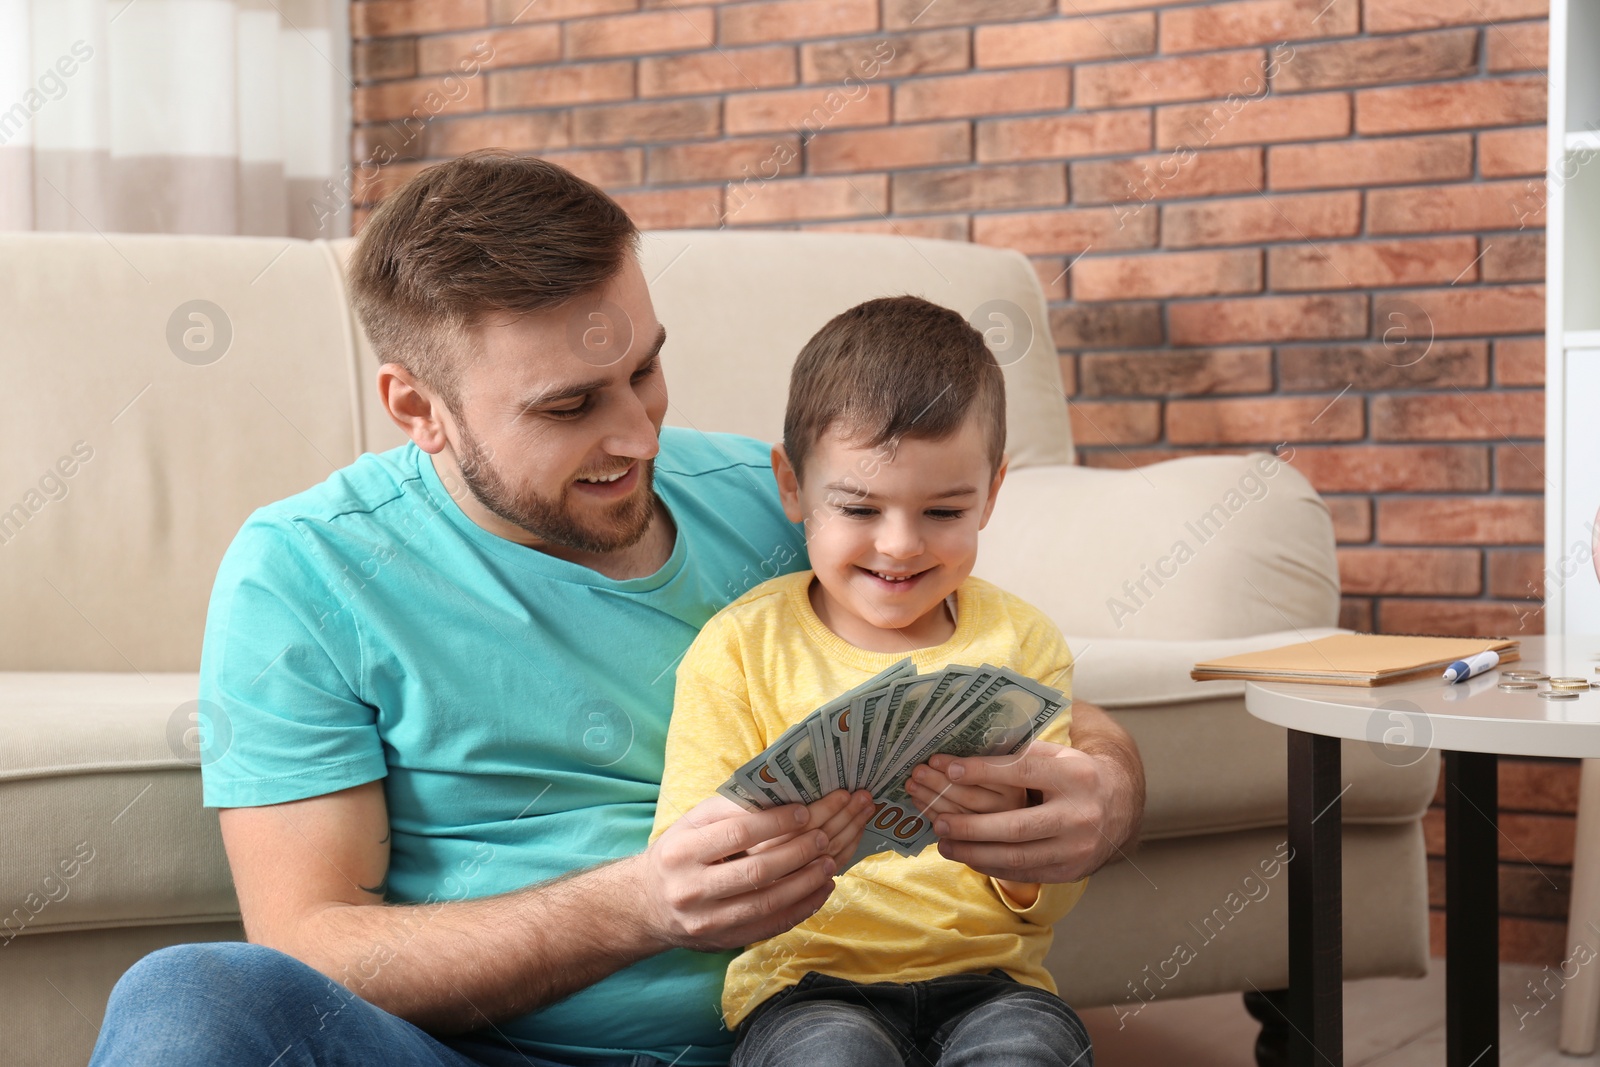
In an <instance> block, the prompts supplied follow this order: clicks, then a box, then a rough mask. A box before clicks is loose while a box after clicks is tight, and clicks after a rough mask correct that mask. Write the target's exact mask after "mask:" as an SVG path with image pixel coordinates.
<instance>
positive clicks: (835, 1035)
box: [733, 969, 1094, 1067]
mask: <svg viewBox="0 0 1600 1067" xmlns="http://www.w3.org/2000/svg"><path fill="white" fill-rule="evenodd" d="M926 1063H938V1064H940V1067H978V1065H980V1064H981V1065H982V1067H1093V1064H1094V1053H1093V1051H1091V1049H1090V1048H1089V1033H1088V1031H1087V1030H1085V1029H1084V1026H1083V1022H1082V1021H1081V1020H1080V1019H1079V1018H1078V1016H1077V1014H1076V1013H1075V1012H1074V1011H1073V1010H1072V1009H1071V1008H1069V1007H1067V1005H1066V1002H1065V1001H1063V1000H1062V999H1061V998H1060V997H1058V996H1056V995H1055V994H1053V993H1047V992H1045V991H1044V990H1042V989H1036V988H1034V987H1033V986H1029V985H1023V984H1022V983H1021V982H1018V981H1016V980H1015V979H1014V978H1012V977H1011V976H1010V975H1008V974H1006V972H1005V971H1002V970H999V969H996V970H993V971H990V972H989V973H988V974H957V975H949V976H946V977H943V978H934V979H931V980H929V981H926V982H911V983H909V984H905V985H901V984H897V983H894V982H874V983H872V984H870V985H866V984H861V983H857V982H850V981H846V980H845V979H843V978H834V977H832V976H831V975H825V974H818V973H817V972H816V971H810V972H808V973H807V974H806V976H805V977H804V978H802V979H800V981H799V982H798V983H797V984H796V985H793V986H790V987H789V988H788V989H786V990H784V991H783V992H782V993H779V994H777V995H775V996H773V997H771V998H769V999H767V1000H766V1001H764V1002H763V1003H762V1004H761V1006H760V1007H758V1008H757V1009H756V1010H755V1011H754V1012H753V1013H751V1015H750V1017H749V1018H747V1019H746V1020H745V1021H744V1022H743V1023H742V1024H741V1025H740V1027H739V1045H738V1048H736V1049H735V1050H734V1053H733V1067H778V1065H780V1064H797V1065H798V1064H804V1065H807V1067H811V1065H815V1064H828V1065H829V1067H902V1065H920V1064H926Z"/></svg>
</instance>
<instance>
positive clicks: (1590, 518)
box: [1544, 0, 1600, 635]
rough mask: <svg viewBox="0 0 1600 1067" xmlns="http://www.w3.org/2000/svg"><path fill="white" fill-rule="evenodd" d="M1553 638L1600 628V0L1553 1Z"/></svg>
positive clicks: (1549, 234)
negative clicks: (1598, 524)
mask: <svg viewBox="0 0 1600 1067" xmlns="http://www.w3.org/2000/svg"><path fill="white" fill-rule="evenodd" d="M1549 107H1550V110H1549V122H1550V136H1549V146H1548V152H1549V159H1548V171H1547V173H1546V176H1545V177H1546V183H1545V203H1546V210H1545V226H1546V232H1545V240H1546V253H1545V255H1546V260H1545V286H1546V289H1545V316H1546V319H1545V481H1546V485H1545V490H1546V491H1545V535H1544V539H1545V544H1544V550H1545V560H1544V565H1545V594H1544V595H1545V613H1544V625H1545V632H1546V633H1548V634H1552V635H1560V634H1595V633H1600V580H1597V576H1596V574H1595V569H1594V565H1593V563H1592V562H1591V559H1590V555H1591V553H1592V551H1593V549H1594V547H1595V546H1594V526H1593V524H1594V523H1595V521H1596V512H1597V511H1600V2H1597V0H1552V3H1551V4H1550V105H1549Z"/></svg>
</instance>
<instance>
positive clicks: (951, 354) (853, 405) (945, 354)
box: [783, 296, 1006, 478]
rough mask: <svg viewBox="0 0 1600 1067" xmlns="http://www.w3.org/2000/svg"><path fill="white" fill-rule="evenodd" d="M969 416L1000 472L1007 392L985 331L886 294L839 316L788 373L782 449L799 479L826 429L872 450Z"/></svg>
mask: <svg viewBox="0 0 1600 1067" xmlns="http://www.w3.org/2000/svg"><path fill="white" fill-rule="evenodd" d="M969 412H975V413H976V414H977V415H978V417H979V420H980V425H981V426H982V428H983V431H984V435H985V438H986V444H987V446H988V453H989V457H988V458H989V462H990V464H991V467H992V469H994V470H998V469H999V468H1000V459H1001V456H1002V455H1003V453H1004V452H1005V447H1006V388H1005V379H1004V377H1003V376H1002V375H1001V373H1000V367H999V365H998V364H997V363H996V362H995V358H994V353H992V352H990V351H989V346H988V345H986V344H984V341H983V335H982V334H981V333H979V332H978V331H977V330H975V329H973V327H972V326H971V325H970V324H969V323H968V322H967V320H966V319H964V318H962V317H961V316H960V315H959V314H957V313H956V312H954V311H951V310H950V309H949V308H945V307H940V306H939V305H938V304H934V303H931V302H929V301H927V300H924V299H922V298H921V297H917V296H891V297H883V298H881V299H878V300H868V301H867V302H866V303H864V304H857V305H856V306H855V307H853V308H851V309H850V310H849V311H846V312H844V313H843V314H841V315H836V316H835V317H834V318H833V319H832V320H831V321H829V322H828V324H827V325H826V326H824V327H822V329H820V330H818V331H817V333H816V336H814V337H812V338H811V340H809V341H807V342H806V346H805V348H803V349H801V351H800V356H799V358H797V359H796V360H795V364H794V370H793V372H792V373H791V375H790V377H789V407H788V410H787V411H786V412H785V413H784V418H783V448H784V451H785V452H786V453H787V454H788V456H789V463H790V465H791V466H792V467H793V468H794V472H795V477H796V478H801V477H803V473H802V472H803V469H804V466H805V461H806V456H807V454H808V453H810V451H811V449H812V448H813V447H814V446H815V445H816V443H817V441H818V440H819V439H820V438H821V437H822V435H823V434H824V433H827V432H828V431H829V430H832V429H837V430H838V431H840V432H841V433H842V434H843V435H844V436H845V437H846V438H847V439H848V440H850V441H851V442H852V443H854V444H856V445H858V446H859V447H862V448H872V449H876V448H879V447H881V446H883V445H885V444H889V443H891V442H893V441H897V440H899V439H900V438H903V437H911V438H920V439H923V440H934V441H938V440H942V439H944V438H946V437H949V436H950V435H951V434H953V433H955V432H956V431H957V430H958V429H960V427H961V424H962V423H963V422H964V421H965V420H966V418H967V415H968V413H969Z"/></svg>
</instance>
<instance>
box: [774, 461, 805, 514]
mask: <svg viewBox="0 0 1600 1067" xmlns="http://www.w3.org/2000/svg"><path fill="white" fill-rule="evenodd" d="M772 475H773V477H775V478H777V479H778V499H779V500H781V501H782V502H783V513H784V515H785V516H787V517H788V519H789V521H790V522H801V521H802V520H804V519H805V514H804V512H802V511H801V510H800V479H799V478H797V477H795V473H794V466H793V465H792V464H791V463H790V462H789V453H787V452H785V451H784V450H783V445H782V444H781V443H780V444H776V445H773V446H772Z"/></svg>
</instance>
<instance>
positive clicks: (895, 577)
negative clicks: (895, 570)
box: [872, 571, 916, 582]
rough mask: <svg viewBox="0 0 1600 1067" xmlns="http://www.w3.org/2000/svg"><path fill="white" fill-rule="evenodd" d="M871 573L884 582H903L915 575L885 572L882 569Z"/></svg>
mask: <svg viewBox="0 0 1600 1067" xmlns="http://www.w3.org/2000/svg"><path fill="white" fill-rule="evenodd" d="M872 573H873V574H875V575H877V576H878V577H879V578H882V579H883V580H884V581H886V582H905V581H909V580H911V579H912V578H915V577H916V575H915V574H885V573H883V572H882V571H873V572H872Z"/></svg>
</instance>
